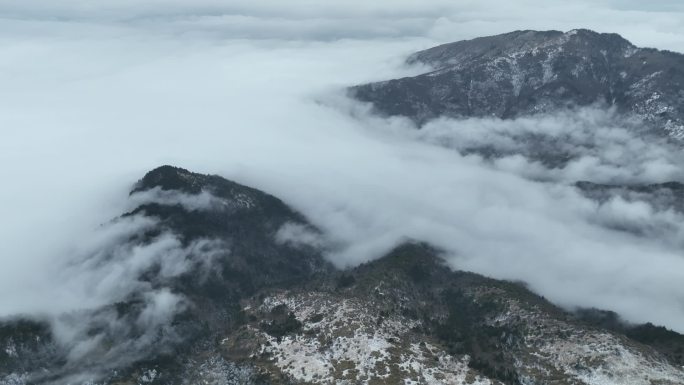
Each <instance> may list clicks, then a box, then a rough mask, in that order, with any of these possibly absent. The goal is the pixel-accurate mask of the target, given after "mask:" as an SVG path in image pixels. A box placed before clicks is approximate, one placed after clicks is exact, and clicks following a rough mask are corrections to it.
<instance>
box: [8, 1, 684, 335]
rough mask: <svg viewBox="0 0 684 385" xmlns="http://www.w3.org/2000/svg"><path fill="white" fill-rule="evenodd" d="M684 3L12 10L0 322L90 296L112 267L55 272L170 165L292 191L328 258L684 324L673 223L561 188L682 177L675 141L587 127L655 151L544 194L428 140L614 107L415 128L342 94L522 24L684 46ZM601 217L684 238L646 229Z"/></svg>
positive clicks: (575, 119)
mask: <svg viewBox="0 0 684 385" xmlns="http://www.w3.org/2000/svg"><path fill="white" fill-rule="evenodd" d="M682 12H684V10H682V6H680V5H678V4H677V3H676V2H673V1H661V2H657V1H656V2H650V3H649V5H648V6H644V5H643V4H640V3H638V2H636V1H634V2H632V1H626V2H625V1H620V2H618V1H591V2H589V1H575V2H567V1H555V0H551V1H549V0H544V1H541V0H534V1H533V0H527V1H493V0H484V1H482V0H480V1H441V0H438V1H407V0H399V1H396V0H395V1H376V2H368V1H361V0H351V1H328V2H320V1H313V0H294V1H288V2H284V1H276V0H267V1H259V2H254V1H209V0H200V1H191V0H175V1H170V0H167V1H161V0H157V1H145V2H141V1H133V0H126V1H121V0H117V1H115V0H104V1H98V2H83V1H69V0H67V1H61V2H59V3H56V2H54V1H48V0H24V1H21V2H17V1H0V18H1V20H0V84H2V87H0V135H1V137H0V164H1V165H2V166H0V180H2V181H3V188H2V189H0V202H2V203H1V206H0V210H1V211H0V262H1V263H2V266H3V268H2V269H1V270H0V315H10V314H14V313H17V312H23V313H37V312H40V311H50V312H60V311H66V310H70V309H72V308H73V307H74V306H78V305H77V304H78V303H79V300H80V299H84V298H87V297H88V295H89V294H88V289H87V284H88V283H89V282H93V280H94V279H96V277H99V275H97V274H99V273H100V271H97V272H92V271H90V272H89V271H78V272H77V273H75V274H77V276H74V277H70V278H68V279H70V280H72V281H73V282H71V284H70V285H63V283H64V282H63V281H64V280H66V279H67V278H64V277H65V276H64V275H60V274H55V269H59V266H61V263H62V262H63V261H68V260H69V258H72V257H73V256H74V255H77V254H79V253H82V252H83V249H84V248H83V247H79V246H78V245H79V243H80V242H83V240H84V239H90V238H91V237H92V236H93V233H92V231H93V229H95V228H97V226H98V225H99V224H101V223H104V222H106V221H107V220H109V219H110V218H113V217H115V216H116V215H118V214H120V213H121V212H122V211H123V210H125V209H126V208H128V205H129V202H127V200H126V199H127V189H128V188H129V187H130V185H131V183H133V182H134V181H135V180H137V179H138V178H139V177H141V176H142V175H143V174H144V172H146V171H148V170H149V169H151V168H153V167H156V166H158V165H161V164H167V163H168V164H174V165H178V166H182V167H186V168H189V169H191V170H194V171H199V172H211V173H219V174H221V175H224V176H226V177H228V178H232V179H235V180H236V181H238V182H242V183H246V184H250V185H252V186H255V187H258V188H262V189H264V190H266V191H268V192H270V193H273V194H275V195H278V196H280V197H282V198H283V199H285V200H286V201H287V202H288V203H289V204H291V205H293V206H294V207H296V208H297V209H299V210H301V211H302V212H303V213H304V214H305V215H307V216H308V217H309V218H310V219H311V220H312V221H314V222H315V223H316V224H317V225H319V226H320V227H321V228H323V229H324V230H326V231H328V234H329V236H330V237H331V238H332V240H333V241H334V242H335V244H337V245H341V246H340V247H339V249H337V250H336V252H335V253H333V254H331V256H330V257H331V259H333V261H334V262H336V263H337V264H339V265H341V266H344V265H353V264H356V263H359V262H362V261H365V260H368V259H371V258H376V257H378V256H380V255H381V254H382V253H383V252H385V251H386V250H388V249H389V248H390V247H392V246H393V245H395V244H396V243H397V242H400V241H401V240H402V239H405V238H407V237H412V238H419V239H424V240H427V241H430V242H432V243H435V244H437V245H438V246H441V247H443V248H444V249H446V250H447V251H448V252H449V261H450V262H451V263H452V265H453V266H454V267H455V268H465V269H470V270H474V271H477V272H480V273H483V274H488V275H492V276H495V277H499V278H508V279H522V280H526V281H528V282H529V283H530V285H531V287H532V288H533V289H535V290H537V291H539V292H540V293H542V294H544V295H546V296H547V297H548V298H550V299H552V300H554V301H556V302H557V303H561V304H563V305H568V306H574V305H582V306H600V307H604V308H610V309H613V310H617V311H619V312H620V313H621V314H623V315H625V316H626V317H627V318H629V319H631V320H635V321H647V320H650V321H655V322H658V323H663V324H666V325H668V326H670V327H674V328H677V329H678V330H679V331H684V329H682V326H681V325H684V303H683V298H684V287H683V286H682V285H681V282H682V281H684V259H682V258H681V250H682V249H681V244H682V239H683V238H682V234H683V232H682V230H681V225H680V223H682V221H681V218H680V217H678V216H677V215H676V214H672V213H663V212H657V210H654V209H653V208H650V207H648V206H646V207H644V206H643V205H638V204H637V205H633V204H629V203H625V202H614V203H613V204H612V205H611V206H609V207H602V208H598V207H596V205H595V204H594V203H592V202H590V201H588V200H586V199H584V198H582V197H581V196H579V195H578V194H577V192H576V191H574V190H573V189H572V188H569V187H567V186H566V185H564V184H563V183H564V182H568V181H569V180H570V179H572V178H588V179H592V178H598V177H601V178H608V179H610V178H613V177H616V178H617V177H620V178H626V179H628V180H633V181H644V180H647V181H654V180H656V181H657V180H658V179H659V178H660V179H669V178H677V177H678V176H679V175H681V170H680V164H681V163H677V162H678V160H679V158H677V155H676V154H677V152H676V151H671V150H662V151H661V150H659V149H654V148H652V147H649V146H648V144H644V143H642V142H640V140H639V139H638V138H631V137H629V136H627V138H625V137H624V136H620V138H621V139H619V140H621V141H622V142H619V141H618V139H616V138H617V137H616V136H613V134H614V133H615V130H614V129H615V127H597V130H599V129H600V130H602V131H600V133H601V134H599V135H597V138H599V139H600V140H602V141H605V142H606V143H607V145H611V146H620V145H625V144H629V145H630V146H632V148H639V149H644V151H640V152H639V154H641V155H643V156H642V157H636V158H635V159H634V160H633V161H632V162H631V163H627V164H625V165H624V167H622V166H621V165H620V164H615V161H614V160H613V163H611V160H610V159H609V160H605V161H604V160H601V161H599V162H598V163H597V162H595V160H596V156H595V155H596V154H588V153H587V154H583V155H586V156H585V157H584V158H582V159H583V160H584V163H581V164H577V165H575V166H574V168H572V169H568V170H565V171H566V172H565V173H564V174H563V175H562V176H559V177H558V181H557V182H558V183H557V184H555V183H554V184H541V183H537V182H534V181H531V180H530V177H531V176H530V175H529V174H527V173H526V171H529V170H530V167H529V164H527V163H526V162H527V161H526V160H525V159H520V158H510V159H506V160H505V161H504V162H503V163H501V164H498V165H495V166H491V165H487V164H484V163H483V162H482V161H481V160H478V159H474V158H470V157H462V156H460V155H459V154H458V153H457V152H456V151H454V149H450V148H444V147H443V146H440V145H435V138H440V137H441V138H444V137H445V135H446V136H447V137H450V138H453V137H454V135H456V134H454V133H453V132H452V131H450V130H453V129H457V130H460V131H458V132H459V133H461V134H460V135H461V139H463V134H462V133H465V132H471V133H472V134H468V135H469V136H468V138H469V140H474V141H476V140H481V139H482V138H480V137H479V136H478V132H477V131H473V130H476V129H477V128H478V127H483V126H487V127H489V128H490V129H493V130H496V131H497V132H499V133H502V134H501V135H502V138H503V137H504V136H505V133H506V132H510V131H511V130H515V129H521V127H522V128H524V129H530V130H533V129H535V127H540V123H539V122H541V127H546V126H548V127H550V128H553V129H554V130H560V131H563V130H566V131H567V130H571V131H572V130H574V128H575V127H578V126H586V125H587V124H588V123H587V122H595V121H596V119H595V118H594V116H599V118H600V117H601V116H603V115H602V114H604V113H603V112H601V111H590V112H587V113H586V114H585V115H584V116H567V115H562V114H561V115H559V116H551V117H546V118H545V119H546V121H544V120H542V121H536V120H535V121H516V122H498V123H492V122H491V121H488V122H484V121H478V120H468V121H465V122H447V123H445V124H446V125H447V126H446V128H444V127H437V126H435V127H433V129H432V131H426V132H427V134H426V135H427V137H416V135H415V134H414V133H412V131H411V127H410V125H409V124H408V123H407V122H404V121H401V120H396V119H379V118H375V117H372V116H368V115H367V114H366V113H365V112H364V107H363V106H358V105H354V104H353V103H351V102H350V101H348V100H345V99H344V98H343V97H342V95H341V92H340V90H342V89H343V88H344V87H346V86H349V85H353V84H357V83H361V82H367V81H372V80H382V79H387V78H392V77H397V76H405V75H409V74H413V73H417V72H418V71H420V70H421V69H420V68H406V67H404V66H402V61H403V58H404V57H405V55H406V54H408V53H410V52H413V51H415V50H418V49H421V48H426V47H429V46H432V45H435V44H439V43H444V42H449V41H454V40H459V39H464V38H471V37H476V36H481V35H488V34H495V33H502V32H508V31H510V30H515V29H558V30H570V29H573V28H592V29H595V30H598V31H601V32H618V33H621V34H622V35H623V36H625V37H626V38H628V39H630V40H631V41H632V42H634V43H635V44H638V45H642V46H653V47H658V48H662V49H671V50H676V51H681V52H684V17H683V16H684V15H683V14H682ZM349 111H355V116H352V114H349V113H348V112H349ZM598 121H602V120H601V119H598ZM606 124H608V123H606ZM492 125H494V127H492ZM443 129H444V130H446V131H441V130H443ZM618 129H619V127H618ZM430 135H434V136H430ZM599 156H600V154H599ZM644 164H648V165H650V166H652V167H649V168H647V170H646V171H649V172H650V173H649V172H645V171H644V168H643V167H642V166H643V165H644ZM538 171H539V172H540V173H543V172H547V171H548V170H538ZM610 221H619V222H620V223H625V222H627V223H645V224H647V225H648V226H656V228H657V226H662V227H663V228H668V229H669V228H671V226H674V229H675V230H673V231H672V232H668V233H666V234H665V235H663V237H661V238H657V239H651V240H648V239H644V238H640V237H636V236H633V235H630V234H627V233H623V232H617V231H611V230H607V229H606V228H605V227H604V226H603V225H602V224H603V223H606V222H610ZM668 226H669V227H668ZM85 249H86V250H88V248H85ZM96 273H97V274H96ZM67 277H69V276H67ZM74 282H78V283H82V285H78V284H74ZM55 296H57V297H55ZM64 298H71V300H69V301H66V302H65V301H63V299H64Z"/></svg>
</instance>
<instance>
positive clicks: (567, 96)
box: [351, 29, 684, 140]
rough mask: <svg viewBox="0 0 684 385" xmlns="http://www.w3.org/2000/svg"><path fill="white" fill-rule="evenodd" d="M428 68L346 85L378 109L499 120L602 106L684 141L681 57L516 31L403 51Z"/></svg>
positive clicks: (601, 38) (615, 40)
mask: <svg viewBox="0 0 684 385" xmlns="http://www.w3.org/2000/svg"><path fill="white" fill-rule="evenodd" d="M407 63H409V64H415V63H420V64H424V65H427V66H429V67H431V68H432V70H431V71H429V72H427V73H424V74H421V75H418V76H414V77H407V78H402V79H394V80H388V81H382V82H377V83H371V84H365V85H360V86H357V87H353V88H352V89H351V92H352V94H353V96H354V97H355V98H357V99H359V100H361V101H366V102H371V103H372V104H373V106H374V108H375V110H376V111H378V112H380V113H382V114H385V115H398V116H405V117H408V118H410V119H412V120H414V121H415V122H416V123H417V124H418V125H422V124H424V123H426V122H428V121H430V120H432V119H435V118H438V117H451V118H464V117H497V118H502V119H509V118H515V117H519V116H524V115H531V114H538V113H549V112H554V111H557V110H559V109H568V108H570V109H572V108H576V107H581V106H589V105H604V106H611V107H614V108H616V109H617V110H618V111H619V112H621V113H624V114H626V115H629V116H635V117H637V118H639V119H642V120H643V121H644V122H646V123H647V125H648V126H649V127H650V129H652V130H653V131H654V132H656V133H658V134H659V135H663V136H666V137H669V138H675V139H680V140H681V139H684V110H683V107H682V106H684V88H683V86H684V55H682V54H679V53H674V52H669V51H659V50H656V49H651V48H639V47H636V46H634V45H633V44H631V43H630V42H629V41H627V40H625V39H624V38H622V37H621V36H619V35H616V34H605V33H596V32H593V31H589V30H583V29H580V30H573V31H570V32H566V33H563V32H559V31H544V32H540V31H515V32H511V33H507V34H503V35H497V36H489V37H482V38H477V39H473V40H467V41H459V42H456V43H450V44H445V45H441V46H438V47H434V48H430V49H427V50H425V51H420V52H417V53H415V54H413V55H411V56H410V57H409V58H408V60H407Z"/></svg>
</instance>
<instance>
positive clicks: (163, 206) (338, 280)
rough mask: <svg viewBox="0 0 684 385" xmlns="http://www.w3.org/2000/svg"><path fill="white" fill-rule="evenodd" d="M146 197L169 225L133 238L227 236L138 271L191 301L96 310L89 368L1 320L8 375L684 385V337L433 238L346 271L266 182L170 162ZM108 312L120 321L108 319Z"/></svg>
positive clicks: (16, 323)
mask: <svg viewBox="0 0 684 385" xmlns="http://www.w3.org/2000/svg"><path fill="white" fill-rule="evenodd" d="M673 188H679V186H673ZM595 190H597V191H599V190H600V188H598V187H596V188H595ZM145 193H149V194H153V195H154V194H156V195H157V196H164V197H165V198H164V199H158V200H157V201H154V200H150V201H147V202H146V203H143V204H141V205H140V206H139V207H137V208H136V209H135V210H133V211H131V212H129V213H126V214H125V215H124V216H123V217H122V218H130V217H136V216H140V217H144V218H151V219H152V218H153V219H154V220H155V221H157V222H156V223H157V224H156V225H155V226H154V227H153V228H151V229H148V230H147V231H145V232H144V233H141V234H135V235H134V236H131V237H130V238H129V239H126V240H123V241H122V242H125V243H131V244H133V245H135V246H139V247H143V246H144V245H147V244H151V243H154V242H155V240H156V239H158V238H159V237H161V236H162V235H163V234H165V233H172V234H176V235H177V236H178V237H179V239H180V240H181V243H182V244H183V245H191V244H194V243H195V242H197V241H198V240H208V241H211V242H212V244H213V245H214V246H213V247H212V251H211V253H212V255H213V262H212V265H211V268H210V269H209V270H205V269H204V268H203V267H202V265H195V266H194V267H193V268H192V269H189V270H187V271H185V272H184V273H183V274H180V275H178V276H173V277H171V278H169V277H170V276H169V275H164V274H160V273H159V269H160V266H153V267H150V268H149V269H148V270H145V271H142V272H141V273H140V277H139V279H140V280H142V281H143V282H147V283H149V285H150V286H151V287H155V288H163V289H165V290H169V291H171V292H173V293H175V294H176V295H178V296H182V298H184V299H185V300H186V301H187V302H188V303H189V304H190V305H189V306H187V307H185V308H183V309H182V310H181V311H180V312H179V313H177V314H175V315H174V317H173V318H172V319H171V320H169V322H168V324H164V325H162V326H161V327H159V326H155V327H153V328H152V330H151V331H150V330H148V329H144V328H143V327H142V326H141V325H140V320H141V319H142V318H144V315H145V313H146V312H147V311H148V309H147V308H146V307H145V305H144V300H143V299H142V298H141V297H140V296H139V295H138V294H137V293H133V294H132V295H130V296H129V297H128V298H125V299H124V300H123V301H120V302H118V303H116V304H112V305H111V306H110V308H111V309H107V308H105V309H93V311H92V312H91V313H88V312H86V313H83V314H81V315H79V317H80V319H79V322H81V323H83V324H84V326H85V330H86V332H84V335H85V336H102V337H101V338H97V339H94V341H96V342H95V343H94V344H92V345H90V344H89V345H87V347H81V348H82V349H86V348H87V349H89V350H88V354H87V356H85V357H87V358H82V359H80V360H77V361H73V360H71V359H70V356H71V355H73V349H74V347H73V346H68V345H67V346H65V345H64V344H61V343H60V342H59V341H58V340H56V339H55V338H54V334H53V331H52V329H51V328H50V326H49V324H47V323H45V322H42V321H39V320H30V319H15V320H7V321H3V322H2V323H0V384H2V385H20V384H76V383H78V384H112V385H113V384H215V385H219V384H359V383H364V384H399V383H414V384H551V383H552V384H597V385H598V384H607V383H611V384H627V383H629V384H681V383H683V381H684V369H682V365H684V357H683V355H682V349H684V336H682V335H679V334H677V333H674V332H672V331H669V330H667V329H665V328H661V327H656V326H653V325H650V324H647V325H628V324H624V323H622V322H621V321H620V320H619V317H618V316H617V315H615V314H613V313H610V312H604V311H600V310H584V311H581V312H578V313H568V312H566V311H564V310H562V309H560V308H558V307H556V306H554V305H552V304H550V303H549V302H547V301H546V300H545V299H544V298H543V297H540V296H538V295H536V294H534V293H532V292H530V291H529V290H528V289H527V288H526V287H525V286H524V285H523V284H520V283H513V282H506V281H497V280H493V279H488V278H486V277H483V276H480V275H477V274H473V273H466V272H458V271H452V270H451V269H450V268H448V267H447V266H446V265H445V264H444V263H443V262H442V260H441V259H440V257H439V255H440V253H439V251H438V250H435V249H433V248H431V247H430V246H428V245H424V244H420V243H407V244H404V245H401V246H398V247H397V248H396V249H395V250H394V251H392V252H390V253H389V254H388V255H386V256H385V257H383V258H381V259H379V260H376V261H373V262H369V263H366V264H363V265H361V266H358V267H356V268H353V269H347V270H338V269H335V268H334V267H332V266H331V265H330V264H329V263H328V262H326V260H325V258H324V257H323V253H324V251H325V250H324V249H322V248H321V246H317V245H316V242H313V243H312V242H306V240H307V239H309V240H310V239H312V237H315V236H317V235H320V233H319V232H318V230H317V229H316V228H315V227H314V226H313V225H312V224H310V223H308V222H307V221H306V220H305V219H304V217H303V216H302V215H300V214H299V213H297V212H296V211H294V210H292V209H291V208H289V207H288V206H287V205H285V204H284V203H283V202H282V201H280V200H279V199H277V198H276V197H273V196H271V195H268V194H266V193H263V192H261V191H258V190H255V189H252V188H249V187H246V186H242V185H239V184H237V183H234V182H231V181H228V180H225V179H223V178H221V177H218V176H209V175H201V174H195V173H192V172H189V171H187V170H183V169H180V168H175V167H170V166H164V167H160V168H158V169H155V170H153V171H151V172H149V173H148V174H147V175H145V177H144V178H143V179H142V180H141V181H140V182H139V183H138V184H137V185H136V187H135V188H134V189H133V191H132V194H133V196H135V195H136V194H145ZM173 194H176V195H175V196H176V197H177V198H178V199H176V200H175V201H174V199H172V198H169V197H172V196H174V195H173ZM200 194H205V195H204V196H206V194H210V196H211V197H212V199H211V201H210V204H204V205H201V206H192V205H188V204H186V203H183V202H187V201H188V200H189V199H192V198H193V197H195V198H197V199H199V198H198V197H200ZM179 197H184V198H182V199H181V198H179ZM302 234H308V237H304V236H302ZM193 250H194V251H193V253H195V254H202V253H203V252H204V251H206V250H204V251H203V250H202V248H196V249H193ZM107 258H117V255H110V256H107ZM98 314H107V315H108V316H109V317H111V319H109V320H108V321H107V322H105V323H102V319H101V317H98V316H97V315H98ZM126 325H127V326H126ZM124 326H125V327H124ZM149 327H150V326H148V328H149ZM149 336H151V337H149ZM169 336H174V338H168V337H169ZM129 340H130V341H134V342H137V343H138V345H136V344H130V343H128V341H129ZM143 340H146V341H148V342H149V343H148V344H147V345H143V344H141V343H140V342H141V341H143ZM122 347H123V348H122ZM70 349H71V350H70Z"/></svg>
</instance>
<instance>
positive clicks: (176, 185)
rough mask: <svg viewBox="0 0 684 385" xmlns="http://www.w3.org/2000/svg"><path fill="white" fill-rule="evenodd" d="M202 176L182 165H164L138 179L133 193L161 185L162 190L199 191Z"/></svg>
mask: <svg viewBox="0 0 684 385" xmlns="http://www.w3.org/2000/svg"><path fill="white" fill-rule="evenodd" d="M200 176H201V175H200V174H195V173H192V172H190V171H188V170H186V169H183V168H180V167H175V166H170V165H163V166H159V167H157V168H155V169H153V170H151V171H149V172H147V173H146V174H145V176H144V177H143V178H142V179H141V180H140V181H138V183H137V184H136V186H135V188H134V189H133V191H132V192H131V193H135V192H138V191H144V190H149V189H151V188H154V187H159V188H161V189H162V190H178V191H183V192H188V193H197V192H199V186H198V183H197V179H198V177H200Z"/></svg>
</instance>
